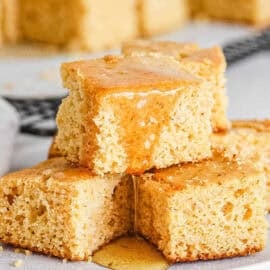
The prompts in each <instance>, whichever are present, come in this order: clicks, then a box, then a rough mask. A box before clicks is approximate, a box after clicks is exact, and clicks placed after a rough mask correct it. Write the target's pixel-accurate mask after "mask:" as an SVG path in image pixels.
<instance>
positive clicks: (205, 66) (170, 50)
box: [122, 40, 230, 131]
mask: <svg viewBox="0 0 270 270" xmlns="http://www.w3.org/2000/svg"><path fill="white" fill-rule="evenodd" d="M122 51H123V54H125V55H140V56H143V55H149V54H150V55H151V54H162V55H167V56H172V57H174V58H175V59H176V60H178V61H179V63H180V66H181V67H182V68H183V69H185V70H187V71H189V72H190V73H192V74H194V75H196V76H198V77H200V78H201V79H203V80H205V81H206V82H208V83H209V85H210V88H209V89H210V91H211V93H212V95H213V98H214V106H213V109H212V126H213V129H214V131H220V130H226V129H228V128H229V127H230V122H229V120H228V119H227V116H226V113H227V107H228V97H227V94H226V87H225V82H226V80H225V70H226V60H225V57H224V54H223V52H222V49H221V48H220V47H218V46H215V47H212V48H209V49H200V48H199V46H198V45H197V44H195V43H177V42H168V41H146V40H137V41H131V42H126V43H124V45H123V48H122Z"/></svg>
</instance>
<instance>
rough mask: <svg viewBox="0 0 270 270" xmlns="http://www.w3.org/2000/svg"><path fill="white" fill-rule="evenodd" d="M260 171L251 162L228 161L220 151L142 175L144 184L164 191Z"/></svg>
mask: <svg viewBox="0 0 270 270" xmlns="http://www.w3.org/2000/svg"><path fill="white" fill-rule="evenodd" d="M260 174H261V172H260V171H259V170H258V169H257V168H256V167H255V166H252V164H249V163H243V164H242V163H241V164H239V163H238V162H237V161H235V160H232V161H228V160H227V159H226V158H224V157H223V155H222V153H216V154H215V157H214V158H212V159H206V160H203V161H201V162H200V163H185V164H179V165H175V166H171V167H168V168H165V169H158V170H154V171H153V172H152V173H146V174H145V175H142V179H143V180H147V181H146V182H145V184H146V185H149V186H150V185H153V184H154V185H158V186H159V187H160V188H161V189H163V190H166V192H174V191H177V190H178V191H179V190H183V189H185V188H187V187H190V186H193V187H195V186H206V185H211V184H213V183H222V182H224V181H226V180H230V179H231V178H232V177H233V176H235V177H239V178H243V177H244V176H245V175H260Z"/></svg>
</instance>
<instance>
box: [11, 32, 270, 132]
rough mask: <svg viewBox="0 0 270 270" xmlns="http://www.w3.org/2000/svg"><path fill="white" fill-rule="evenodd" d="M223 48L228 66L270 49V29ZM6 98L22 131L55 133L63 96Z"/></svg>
mask: <svg viewBox="0 0 270 270" xmlns="http://www.w3.org/2000/svg"><path fill="white" fill-rule="evenodd" d="M223 50H224V54H225V57H226V60H227V63H228V67H230V66H231V65H232V64H234V63H236V62H239V61H241V60H243V59H244V58H247V57H249V56H251V55H253V54H255V53H257V52H259V51H262V50H270V29H268V30H265V31H262V32H260V33H258V34H255V35H252V36H248V37H246V38H242V39H240V40H236V41H233V42H230V43H228V44H225V45H224V46H223ZM6 100H7V101H8V102H9V103H11V104H12V105H13V106H14V107H15V108H16V109H17V111H18V112H19V115H20V119H21V124H20V131H21V132H22V133H27V134H32V135H37V136H53V135H55V133H56V125H55V116H56V113H57V110H58V107H59V105H60V103H61V100H62V98H47V99H41V100H40V99H14V98H6Z"/></svg>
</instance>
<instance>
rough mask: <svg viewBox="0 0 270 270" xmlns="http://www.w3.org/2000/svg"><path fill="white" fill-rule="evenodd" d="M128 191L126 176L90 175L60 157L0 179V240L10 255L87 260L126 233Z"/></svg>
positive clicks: (128, 226)
mask: <svg viewBox="0 0 270 270" xmlns="http://www.w3.org/2000/svg"><path fill="white" fill-rule="evenodd" d="M48 172H50V173H48ZM131 186H132V184H131V180H130V178H129V177H128V176H121V175H106V176H103V177H101V176H96V175H94V174H93V173H92V172H91V171H89V170H88V169H86V168H74V166H73V167H72V166H71V165H70V164H69V163H68V162H67V161H66V160H65V159H64V158H54V159H50V160H47V161H45V162H43V163H41V164H38V165H37V166H35V167H33V168H30V169H25V170H22V171H19V172H15V173H11V174H8V175H6V176H4V177H2V178H1V179H0V210H1V211H0V220H1V223H0V239H1V241H2V242H3V243H7V244H12V245H14V246H17V247H18V248H17V249H15V252H21V251H22V252H23V250H22V249H27V250H32V251H37V252H42V253H45V254H47V255H53V256H56V257H60V258H62V259H67V260H87V259H88V257H89V256H91V254H92V253H93V252H94V251H95V250H97V249H98V248H99V247H100V246H102V245H104V244H106V243H108V242H109V241H110V240H112V239H114V238H116V237H119V236H122V235H125V234H127V233H128V232H130V231H132V228H133V226H132V215H133V212H132V205H131V203H132V190H131ZM27 253H28V252H27Z"/></svg>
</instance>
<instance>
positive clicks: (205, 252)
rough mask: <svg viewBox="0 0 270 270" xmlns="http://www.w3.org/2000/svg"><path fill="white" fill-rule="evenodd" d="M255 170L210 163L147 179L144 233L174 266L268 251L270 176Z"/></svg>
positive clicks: (142, 194)
mask: <svg viewBox="0 0 270 270" xmlns="http://www.w3.org/2000/svg"><path fill="white" fill-rule="evenodd" d="M250 166H251V165H241V166H240V165H238V163H236V162H233V163H231V162H227V161H205V162H201V163H200V164H197V165H190V164H187V165H183V166H178V167H172V168H169V169H163V170H158V171H156V172H155V173H153V174H148V175H144V176H142V178H141V179H139V180H138V198H139V199H138V202H139V203H138V230H139V232H140V233H141V234H142V235H143V236H144V237H146V238H147V239H149V240H150V241H151V242H152V243H154V244H155V245H157V247H158V248H159V249H160V250H161V251H162V252H163V254H164V255H165V257H166V258H168V259H169V260H171V261H173V262H181V261H194V260H199V259H202V260H206V259H216V258H225V257H233V256H240V255H248V254H250V253H253V252H256V251H259V250H262V249H263V247H264V246H265V241H266V232H267V222H266V219H265V201H264V198H263V196H262V194H264V192H265V178H264V175H263V174H262V173H260V171H257V170H256V169H255V168H250ZM160 213H162V215H160Z"/></svg>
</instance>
